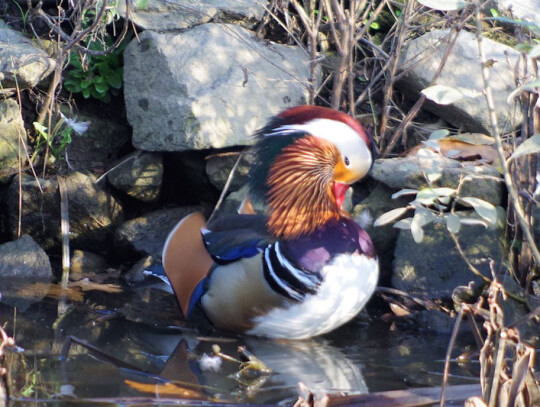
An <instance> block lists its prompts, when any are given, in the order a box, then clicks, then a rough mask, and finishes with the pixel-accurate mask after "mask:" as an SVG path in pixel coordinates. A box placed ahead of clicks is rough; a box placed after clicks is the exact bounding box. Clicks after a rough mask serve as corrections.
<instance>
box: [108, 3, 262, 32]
mask: <svg viewBox="0 0 540 407" xmlns="http://www.w3.org/2000/svg"><path fill="white" fill-rule="evenodd" d="M117 8H118V12H119V13H120V14H121V15H125V12H126V5H125V2H124V1H120V2H118V5H117ZM264 11H265V9H264V6H263V3H262V2H261V1H258V0H190V1H189V2H186V1H185V0H152V1H149V2H147V4H146V5H145V7H136V6H135V7H131V8H130V10H129V18H130V19H131V21H133V22H134V23H135V24H136V25H138V26H139V27H141V28H143V29H145V30H152V31H171V30H184V29H186V28H191V27H193V26H196V25H199V24H204V23H208V22H210V21H219V22H242V23H247V24H253V23H255V22H257V21H259V20H260V19H261V18H262V16H263V15H264Z"/></svg>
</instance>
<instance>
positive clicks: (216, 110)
mask: <svg viewBox="0 0 540 407" xmlns="http://www.w3.org/2000/svg"><path fill="white" fill-rule="evenodd" d="M139 37H140V42H139V41H138V40H134V41H132V42H131V44H129V46H128V47H127V48H126V50H125V52H124V63H125V66H127V67H129V69H126V70H125V71H124V95H125V100H126V109H127V111H126V112H127V117H128V121H129V123H130V124H131V125H132V126H133V144H134V146H135V147H137V148H139V149H141V150H146V151H182V150H193V149H205V148H223V147H227V146H236V145H246V144H252V143H253V142H254V140H253V139H252V138H250V136H251V135H252V134H253V133H254V132H255V130H256V129H257V128H259V127H260V126H261V125H263V124H264V123H265V122H266V121H267V120H268V118H269V117H270V116H272V115H273V114H277V113H278V112H279V111H281V110H284V109H286V108H288V107H291V106H294V105H298V104H302V103H305V99H306V96H307V90H306V89H307V86H306V84H307V78H308V76H309V61H308V57H307V56H306V55H305V54H304V52H303V51H302V50H301V49H299V48H297V47H292V46H285V45H279V44H273V43H269V42H261V41H257V40H256V39H255V38H254V34H253V33H252V32H250V31H248V30H246V29H244V28H241V27H238V26H234V25H226V24H203V25H200V26H197V27H195V28H193V29H191V30H187V31H183V32H181V33H175V34H170V33H169V34H159V33H156V32H151V31H145V32H143V33H142V34H141V35H140V36H139ZM155 66H160V70H159V72H158V71H156V70H155V69H154V68H155Z"/></svg>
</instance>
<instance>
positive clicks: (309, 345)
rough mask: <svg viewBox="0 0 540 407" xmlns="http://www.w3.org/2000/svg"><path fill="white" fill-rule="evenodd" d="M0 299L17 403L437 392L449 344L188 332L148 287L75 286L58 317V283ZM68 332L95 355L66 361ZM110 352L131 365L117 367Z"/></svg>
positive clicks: (350, 333) (368, 326)
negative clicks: (301, 390) (246, 362)
mask: <svg viewBox="0 0 540 407" xmlns="http://www.w3.org/2000/svg"><path fill="white" fill-rule="evenodd" d="M109 288H110V287H109ZM0 292H2V294H3V298H2V304H1V305H0V312H1V314H0V318H1V322H2V324H3V325H4V326H5V328H6V330H7V332H8V333H9V334H10V335H13V336H14V338H15V340H16V343H17V345H18V346H20V347H22V348H23V349H24V352H22V353H20V354H13V353H8V358H7V362H8V363H9V369H10V371H11V377H12V379H11V381H12V386H11V391H12V397H13V399H14V401H12V402H11V404H10V405H12V406H19V405H21V406H26V405H52V404H56V405H64V404H65V402H60V401H58V402H56V403H52V402H51V400H53V399H54V398H58V397H60V396H61V395H63V397H68V396H70V397H77V398H78V399H79V400H81V399H82V400H85V399H92V400H94V401H89V402H88V404H89V405H95V399H106V400H107V401H109V402H110V403H111V404H110V405H123V404H122V403H120V402H119V401H118V398H120V397H122V398H136V400H141V398H143V397H146V398H148V399H149V400H150V401H149V404H151V403H153V405H159V403H158V401H157V399H158V398H160V397H162V398H163V397H165V398H178V397H188V398H190V399H192V400H211V401H214V402H222V403H230V402H236V403H245V404H252V403H253V404H290V403H292V402H294V401H295V400H296V398H297V396H298V390H297V389H298V382H302V383H304V384H305V385H306V386H307V387H308V388H309V389H310V390H312V391H314V392H331V393H337V392H348V393H352V394H357V393H367V392H378V391H387V390H398V389H408V388H412V387H428V386H435V387H437V386H440V384H441V379H442V372H443V367H444V366H443V365H444V362H443V361H444V357H445V353H446V350H447V346H448V339H449V335H448V334H441V333H436V332H429V331H420V330H418V329H417V328H415V327H414V326H408V327H407V326H406V324H395V323H390V322H388V323H386V322H371V323H365V322H361V320H360V319H356V320H355V321H353V322H352V323H350V324H347V325H346V326H344V327H342V328H341V329H338V330H336V331H334V332H331V333H329V334H327V335H325V336H323V337H319V338H315V339H312V340H305V341H270V340H263V339H257V338H249V337H245V336H237V335H230V334H224V333H218V332H216V331H215V330H214V329H213V328H212V327H211V326H210V325H209V324H208V323H207V322H206V321H205V320H204V318H203V317H202V316H200V315H199V316H198V317H196V318H195V320H194V321H193V322H192V323H190V324H187V325H186V324H184V323H183V322H182V321H180V320H179V319H178V318H177V317H178V314H177V313H178V310H177V308H176V304H175V303H174V301H172V297H171V296H170V295H166V294H163V293H162V292H161V291H159V290H156V289H154V288H151V287H143V288H139V289H127V290H123V291H122V292H120V293H105V292H102V291H99V290H94V291H85V292H83V291H82V290H81V289H80V288H76V289H73V290H71V291H70V292H69V295H68V298H67V299H66V300H65V304H67V306H66V307H63V308H67V312H65V313H64V314H63V317H62V318H60V319H59V318H58V312H59V305H58V304H59V298H58V297H59V293H60V292H61V291H60V290H59V289H58V287H57V286H51V285H37V286H36V285H32V286H31V287H27V286H21V285H20V283H16V284H12V285H11V286H8V287H7V288H6V285H5V282H3V284H2V288H0ZM60 308H61V309H60V311H62V307H60ZM70 335H72V336H74V337H77V338H79V339H80V340H82V341H85V342H86V343H88V344H90V345H92V346H93V347H95V348H97V351H95V350H94V349H93V348H92V349H88V348H87V347H84V346H81V345H79V344H76V343H72V344H71V346H70V348H69V351H68V353H67V354H66V356H67V358H65V359H64V358H63V357H61V354H62V348H63V347H64V344H65V343H66V338H68V337H69V336H70ZM215 345H218V346H219V348H220V349H221V352H222V353H223V354H226V355H229V356H231V357H233V358H240V357H241V355H240V354H239V351H238V347H239V346H245V348H246V349H247V350H248V351H249V352H251V354H253V355H255V356H256V357H257V358H259V359H260V360H262V361H263V362H264V364H265V365H266V366H267V367H269V368H271V369H272V371H273V372H272V373H271V374H262V373H260V372H257V371H254V370H250V369H244V370H242V371H241V366H240V365H239V364H238V363H236V362H232V361H227V360H223V359H220V358H216V357H215V355H214V352H213V347H214V348H215ZM467 348H474V345H473V344H472V343H471V337H470V336H469V335H467V334H464V335H461V336H460V337H459V339H458V343H457V345H456V347H455V350H454V353H453V354H454V355H458V354H460V353H461V352H463V351H465V350H466V349H467ZM107 355H110V356H112V357H114V358H117V359H118V360H120V361H122V362H124V363H126V364H127V365H126V366H118V363H119V362H118V361H115V360H113V359H111V358H108V357H107ZM204 355H206V356H204ZM201 358H204V360H205V361H207V363H201V362H200V360H201ZM218 364H219V366H217V365H218ZM217 367H219V369H217ZM214 369H216V370H214ZM477 377H478V366H477V365H476V364H475V363H472V362H471V363H470V364H469V365H457V364H456V363H453V364H452V368H451V380H450V384H472V383H477V381H478V379H477ZM161 378H165V379H168V380H169V381H171V380H173V381H174V385H173V384H167V383H166V382H165V381H163V380H162V379H161ZM35 400H42V401H41V402H37V401H35ZM0 404H1V403H0ZM145 405H148V404H145Z"/></svg>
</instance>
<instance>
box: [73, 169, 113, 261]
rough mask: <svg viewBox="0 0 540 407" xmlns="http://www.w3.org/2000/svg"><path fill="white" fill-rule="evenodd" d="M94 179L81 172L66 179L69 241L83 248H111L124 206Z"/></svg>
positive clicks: (92, 176)
mask: <svg viewBox="0 0 540 407" xmlns="http://www.w3.org/2000/svg"><path fill="white" fill-rule="evenodd" d="M95 181H96V177H95V176H94V175H91V174H83V173H80V172H75V173H73V174H70V175H69V176H68V177H67V178H66V187H67V194H68V199H69V219H70V222H69V223H70V241H71V243H72V245H73V247H78V248H81V249H88V250H92V251H95V250H110V248H111V243H112V235H113V232H114V229H115V228H116V226H117V225H119V224H120V223H121V222H122V220H123V208H122V206H121V204H120V203H119V202H118V201H117V200H116V199H115V198H114V197H113V196H112V195H111V194H109V193H108V192H106V191H104V190H103V189H101V188H100V187H99V186H97V185H96V184H95Z"/></svg>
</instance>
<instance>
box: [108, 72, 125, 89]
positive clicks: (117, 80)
mask: <svg viewBox="0 0 540 407" xmlns="http://www.w3.org/2000/svg"><path fill="white" fill-rule="evenodd" d="M122 73H123V70H122V69H121V68H120V69H117V70H115V71H114V72H113V73H112V74H111V75H110V76H109V77H108V78H107V82H108V84H109V85H111V87H113V88H115V89H120V88H122Z"/></svg>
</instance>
